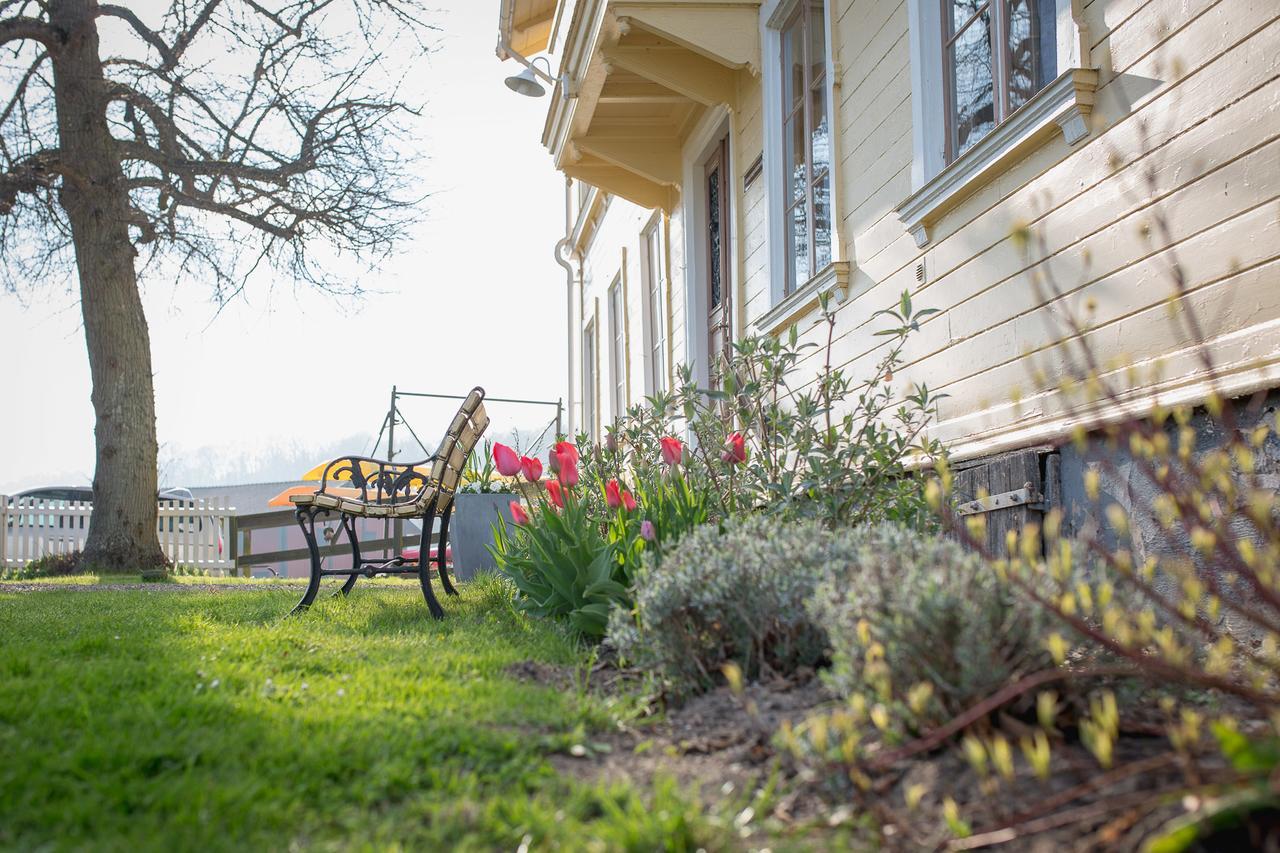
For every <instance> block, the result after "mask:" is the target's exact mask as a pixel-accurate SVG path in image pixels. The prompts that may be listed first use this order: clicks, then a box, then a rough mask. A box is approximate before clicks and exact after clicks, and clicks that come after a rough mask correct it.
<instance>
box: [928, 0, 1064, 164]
mask: <svg viewBox="0 0 1280 853" xmlns="http://www.w3.org/2000/svg"><path fill="white" fill-rule="evenodd" d="M938 2H941V3H942V22H943V32H942V36H943V42H942V51H943V59H942V67H943V71H944V76H945V78H946V79H945V83H946V85H945V90H944V91H945V97H946V107H945V109H946V117H947V123H946V140H945V144H946V162H948V163H950V162H951V161H952V160H954V159H956V158H957V157H959V156H960V155H961V154H963V153H964V152H966V151H968V150H969V149H970V148H972V147H973V146H974V144H975V143H977V142H978V141H979V140H980V139H982V138H983V137H984V136H986V135H987V134H988V133H990V132H991V130H992V129H993V128H994V127H995V126H996V125H997V124H999V123H1000V122H1002V121H1004V120H1005V119H1006V118H1007V117H1008V116H1009V115H1010V114H1011V113H1013V112H1014V111H1015V110H1017V109H1018V107H1020V106H1022V105H1023V104H1025V103H1026V102H1027V101H1029V100H1031V97H1032V96H1033V95H1035V94H1036V93H1037V92H1039V91H1040V90H1041V89H1043V88H1044V86H1045V84H1047V83H1048V82H1049V81H1051V80H1052V79H1053V78H1054V77H1056V76H1057V56H1056V53H1057V51H1056V47H1057V32H1056V29H1055V11H1054V6H1055V0H938Z"/></svg>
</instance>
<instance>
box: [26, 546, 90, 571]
mask: <svg viewBox="0 0 1280 853" xmlns="http://www.w3.org/2000/svg"><path fill="white" fill-rule="evenodd" d="M79 573H80V552H79V551H69V552H67V553H65V554H45V555H44V556H43V557H40V558H39V559H36V560H32V561H31V562H30V563H27V565H26V568H24V569H23V570H22V572H21V576H22V577H27V578H56V577H66V576H68V575H75V574H79Z"/></svg>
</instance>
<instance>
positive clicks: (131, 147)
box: [0, 0, 426, 570]
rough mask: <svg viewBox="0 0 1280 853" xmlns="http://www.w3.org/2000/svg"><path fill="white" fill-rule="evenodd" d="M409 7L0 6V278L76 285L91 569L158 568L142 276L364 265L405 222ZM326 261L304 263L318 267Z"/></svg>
mask: <svg viewBox="0 0 1280 853" xmlns="http://www.w3.org/2000/svg"><path fill="white" fill-rule="evenodd" d="M425 29H426V27H425V25H424V23H423V22H422V20H421V18H420V7H419V6H417V4H416V0H154V2H151V3H143V2H128V4H127V5H124V4H123V3H122V4H107V3H98V2H96V0H0V277H3V281H4V283H5V287H6V288H7V289H10V290H13V289H16V288H18V287H20V286H23V285H24V284H26V283H29V282H35V281H40V280H45V279H48V278H50V277H51V276H57V275H62V276H69V273H70V271H71V270H72V269H74V270H75V271H76V273H77V275H78V280H79V288H80V304H81V310H82V313H83V317H84V331H85V339H86V343H87V344H88V351H89V364H90V372H91V376H92V381H93V405H94V411H95V414H96V425H95V438H96V447H97V463H96V469H95V473H94V483H93V490H94V501H95V507H94V519H93V525H92V528H91V530H90V533H89V537H88V541H87V542H86V545H85V553H84V555H83V558H84V562H85V564H86V565H89V566H93V567H95V568H99V569H105V570H113V569H114V570H138V569H147V568H151V567H155V566H158V565H163V564H164V563H165V557H164V555H163V554H162V553H161V552H160V550H159V547H158V545H157V542H156V535H155V530H156V450H157V448H156V429H155V400H154V395H153V390H152V368H151V350H150V344H149V338H148V331H147V321H146V318H145V316H144V314H143V309H142V301H141V299H140V296H139V291H138V282H139V278H140V276H147V275H153V276H160V275H162V274H163V275H169V276H172V277H173V278H179V279H180V278H187V277H200V278H202V279H204V280H205V281H208V282H211V283H212V286H213V296H214V298H215V299H217V300H219V301H225V300H227V299H229V298H232V297H233V296H235V295H236V294H237V293H238V292H239V291H240V289H241V288H242V287H243V286H244V284H245V282H246V280H247V279H248V278H249V277H250V276H251V275H252V274H253V272H254V271H255V270H257V269H259V268H264V267H265V268H268V269H270V268H274V269H275V270H277V271H279V272H281V273H283V274H285V275H287V276H289V277H291V278H292V279H293V280H294V281H301V282H306V283H308V284H313V285H317V286H320V287H324V288H329V289H342V290H347V291H351V290H353V289H355V288H354V286H353V285H351V284H350V283H345V282H340V281H336V280H334V279H333V278H332V277H331V276H329V275H327V274H326V273H325V269H326V268H328V267H329V266H330V265H331V262H332V261H333V260H334V259H335V258H337V257H339V256H341V255H355V256H356V257H358V258H360V259H362V260H364V261H366V262H367V261H373V262H376V260H377V259H378V258H380V257H382V256H384V255H385V254H386V253H387V252H388V251H390V250H391V248H392V246H393V244H394V243H395V241H396V240H397V239H398V238H399V237H401V236H402V235H403V232H404V229H405V227H406V226H407V225H408V224H409V223H410V221H411V220H412V218H413V211H414V209H415V200H414V199H413V198H411V197H410V195H409V191H410V189H411V188H410V185H409V175H408V171H407V164H408V163H410V162H411V161H412V160H411V157H409V156H408V154H407V151H406V150H405V148H404V147H401V146H399V145H398V143H400V142H402V141H403V139H404V133H403V131H404V129H405V124H404V122H403V119H404V118H405V117H406V116H407V115H408V114H409V113H410V112H411V110H410V109H409V108H408V107H407V106H406V105H405V104H404V103H403V102H402V101H401V100H400V96H399V94H398V92H399V91H400V83H401V79H402V77H403V74H404V73H405V72H407V71H409V70H412V68H413V60H414V59H417V58H419V57H421V56H422V54H423V52H424V48H423V43H422V41H421V35H422V33H423V32H424V30H425ZM316 252H321V253H323V254H321V255H320V256H315V253H316Z"/></svg>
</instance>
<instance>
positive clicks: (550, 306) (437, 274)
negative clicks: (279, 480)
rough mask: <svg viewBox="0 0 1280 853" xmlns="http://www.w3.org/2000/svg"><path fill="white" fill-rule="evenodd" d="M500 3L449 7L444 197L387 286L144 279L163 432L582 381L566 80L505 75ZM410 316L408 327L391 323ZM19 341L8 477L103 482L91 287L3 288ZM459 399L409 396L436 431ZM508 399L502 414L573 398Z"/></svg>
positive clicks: (265, 438) (341, 414)
mask: <svg viewBox="0 0 1280 853" xmlns="http://www.w3.org/2000/svg"><path fill="white" fill-rule="evenodd" d="M497 7H498V0H483V2H478V0H452V1H451V2H446V3H443V4H442V8H440V10H439V11H437V12H434V13H432V15H431V20H432V22H433V23H435V24H437V25H438V26H439V27H440V32H439V33H438V35H437V38H438V49H437V50H436V51H435V52H434V53H433V54H432V55H431V56H430V58H429V59H428V61H427V63H426V64H425V65H424V66H423V68H422V71H421V73H422V78H423V79H422V83H423V91H424V92H426V93H427V94H426V97H427V101H428V102H427V107H426V110H425V111H424V114H423V116H422V118H421V120H420V122H419V126H420V128H421V130H420V138H421V144H422V147H423V149H424V150H425V151H426V152H427V154H428V159H427V161H426V163H425V166H424V172H423V175H422V187H421V188H422V190H424V191H426V192H430V193H432V196H431V198H429V199H428V200H427V202H426V206H427V218H426V222H425V223H424V224H423V225H422V226H421V227H419V228H418V229H417V232H416V234H415V236H414V237H413V238H411V239H409V240H408V241H406V243H405V245H404V248H403V252H402V254H400V255H399V256H398V257H396V258H394V259H392V260H391V261H390V262H389V263H388V264H387V265H386V266H385V268H384V271H383V272H382V273H381V274H379V275H378V276H376V277H374V276H369V277H366V278H365V280H364V281H363V284H364V286H365V287H366V288H368V289H370V290H374V291H381V292H380V293H373V294H371V295H369V296H367V297H365V298H364V299H363V300H362V301H361V302H360V303H359V304H356V305H351V306H348V305H345V304H340V303H338V302H336V301H334V300H333V299H332V298H331V297H328V296H325V295H324V294H320V293H316V292H308V291H306V290H303V289H297V290H295V289H294V286H293V282H291V281H288V280H280V279H278V278H276V279H275V280H271V279H269V278H267V277H264V278H263V279H260V280H259V281H257V282H256V283H255V284H254V286H251V287H250V288H249V289H248V291H247V293H246V298H241V299H239V300H237V301H236V302H235V303H234V304H232V305H230V306H228V307H227V308H226V309H225V310H224V311H223V312H222V313H221V315H218V316H217V317H216V318H215V313H216V307H215V306H214V305H213V304H212V302H210V300H209V293H210V289H209V288H208V287H207V286H206V285H205V284H204V283H202V282H200V281H185V282H177V283H174V282H169V281H147V282H144V283H143V287H144V303H145V307H146V312H147V319H148V321H149V322H150V326H151V347H152V358H153V362H154V367H155V373H156V376H155V386H156V410H157V420H158V432H159V439H160V442H161V444H162V446H167V449H168V450H169V451H170V452H173V451H174V450H175V449H177V450H178V451H179V452H180V451H181V449H182V448H190V449H195V448H201V447H207V446H217V447H219V448H228V449H230V448H243V451H244V452H245V453H246V454H247V455H257V456H260V455H264V454H266V455H270V454H271V452H272V449H273V448H276V447H281V446H284V445H291V446H295V447H296V446H297V445H303V446H307V447H310V446H315V447H320V446H323V445H328V444H331V443H332V442H334V441H335V440H337V439H340V438H342V437H344V436H349V435H352V434H356V433H376V432H377V430H378V427H379V425H380V424H381V422H382V417H383V415H384V414H385V412H386V408H387V402H388V398H389V396H390V390H391V385H392V384H393V383H394V384H396V385H398V386H399V387H400V388H401V390H413V391H428V392H435V393H465V391H466V390H467V389H469V388H470V387H471V386H472V385H475V384H479V385H483V386H484V387H485V388H486V389H487V391H488V393H489V395H490V396H496V397H519V398H541V399H550V400H554V399H556V398H558V397H560V396H561V395H562V394H563V393H564V376H565V361H564V359H565V355H564V346H563V343H562V342H563V340H564V334H565V333H564V322H565V314H564V272H563V270H562V269H561V268H560V267H559V266H558V265H557V264H556V263H555V260H554V258H553V256H552V249H553V247H554V245H555V243H556V240H557V239H559V237H560V236H561V235H562V232H563V223H564V211H563V199H564V182H563V178H562V177H561V176H560V175H558V174H557V173H556V172H555V171H554V170H553V168H552V166H551V160H550V157H549V155H548V154H547V153H546V151H545V150H544V149H543V148H542V147H541V144H540V142H539V139H540V136H541V130H542V121H543V117H544V116H545V110H546V105H547V99H546V97H543V98H540V99H534V98H527V97H522V96H520V95H516V94H514V93H513V92H511V91H509V90H508V89H507V88H506V87H505V86H504V85H503V82H502V81H503V78H504V77H506V76H507V75H509V74H514V73H516V72H517V71H519V70H520V69H519V66H518V65H516V64H515V63H514V62H506V63H500V62H498V60H497V58H496V57H495V56H494V46H495V44H496V42H497V20H498V8H497ZM397 326H400V327H401V328H402V329H403V331H402V332H401V333H399V334H396V335H395V336H394V337H395V339H396V340H397V343H395V344H394V345H392V346H389V347H385V348H383V347H380V346H379V345H378V344H377V343H375V342H374V340H373V339H372V335H373V333H374V331H375V330H379V329H381V330H391V329H394V328H396V327H397ZM357 335H358V336H359V339H360V340H363V341H364V343H357V338H356V336H357ZM0 342H2V349H0V353H3V355H0V358H2V359H3V362H0V363H4V364H5V369H4V370H3V376H4V380H3V383H0V389H3V390H2V392H0V393H2V396H0V493H5V492H12V491H16V490H18V489H21V488H26V487H31V486H37V485H52V484H61V483H74V482H83V483H87V482H89V481H90V480H91V478H92V471H93V458H94V451H93V409H92V406H91V405H90V402H89V366H88V361H87V356H86V353H85V344H84V337H83V331H82V329H81V325H80V308H79V304H78V299H77V296H76V294H75V293H74V292H70V293H68V292H65V291H63V290H61V289H60V288H48V287H45V288H40V289H39V290H37V291H36V292H35V297H34V300H33V301H32V304H30V305H28V306H26V307H24V306H23V305H21V304H20V302H19V300H18V299H16V298H15V297H13V296H12V295H8V294H3V293H0ZM326 353H327V354H329V355H330V356H338V355H339V354H343V355H344V357H343V358H342V363H340V362H339V361H337V360H335V359H330V360H328V361H325V360H322V358H317V356H320V357H323V356H324V354H326ZM353 355H354V356H356V357H355V358H352V356H353ZM451 405H453V404H434V405H433V404H430V403H425V402H423V403H406V404H404V405H403V406H402V408H403V410H404V413H405V415H406V417H408V418H409V419H410V422H411V423H412V425H413V427H414V429H416V430H417V432H418V434H419V435H420V436H421V438H422V439H423V441H425V442H427V444H429V445H430V444H432V443H433V442H434V441H436V440H438V439H439V435H440V433H441V432H442V431H443V429H444V426H445V419H446V417H447V415H446V413H445V409H446V408H450V409H451ZM490 410H491V413H492V415H493V417H494V421H495V424H494V427H495V429H496V428H506V427H509V426H531V425H534V424H537V423H539V422H541V423H545V422H546V420H548V419H549V418H550V417H551V416H552V415H553V414H554V412H553V411H552V410H548V411H546V412H545V413H544V412H543V411H541V410H533V409H525V410H523V411H522V410H520V409H519V408H516V407H502V406H500V405H492V406H490ZM397 445H398V446H399V445H400V441H399V440H397ZM365 449H366V448H361V447H356V448H351V450H353V451H360V450H365ZM415 449H416V447H415ZM162 455H163V450H162ZM317 461H319V460H317ZM299 473H301V472H299ZM174 485H193V486H194V485H201V483H199V482H195V481H192V482H187V483H175V484H174Z"/></svg>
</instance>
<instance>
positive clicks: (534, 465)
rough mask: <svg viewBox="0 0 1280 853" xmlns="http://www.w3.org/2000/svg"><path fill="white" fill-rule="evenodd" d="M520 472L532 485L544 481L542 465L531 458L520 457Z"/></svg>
mask: <svg viewBox="0 0 1280 853" xmlns="http://www.w3.org/2000/svg"><path fill="white" fill-rule="evenodd" d="M520 470H521V472H522V473H523V474H524V478H525V479H526V480H528V481H529V482H530V483H536V482H538V481H539V480H541V479H542V463H541V462H539V461H538V460H537V459H534V458H532V457H530V456H521V457H520Z"/></svg>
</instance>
